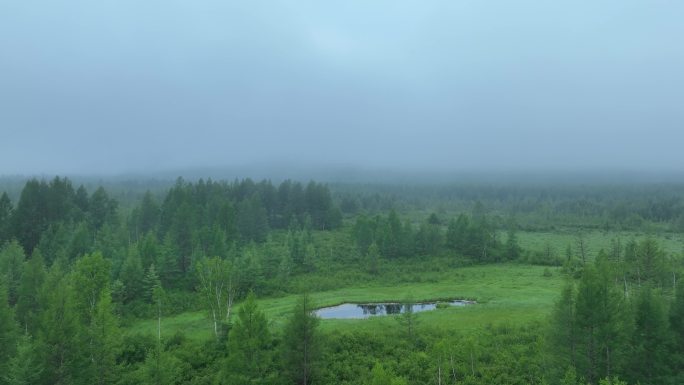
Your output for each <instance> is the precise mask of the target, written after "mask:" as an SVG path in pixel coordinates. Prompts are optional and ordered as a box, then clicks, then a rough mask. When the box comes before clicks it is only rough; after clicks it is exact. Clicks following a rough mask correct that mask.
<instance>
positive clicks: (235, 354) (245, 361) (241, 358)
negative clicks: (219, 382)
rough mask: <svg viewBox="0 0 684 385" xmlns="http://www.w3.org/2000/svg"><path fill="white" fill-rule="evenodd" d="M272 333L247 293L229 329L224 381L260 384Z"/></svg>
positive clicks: (268, 363) (267, 366) (268, 365)
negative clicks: (235, 319) (233, 323)
mask: <svg viewBox="0 0 684 385" xmlns="http://www.w3.org/2000/svg"><path fill="white" fill-rule="evenodd" d="M270 348H271V335H270V333H269V331H268V322H267V321H266V316H265V315H264V313H263V312H262V311H261V310H260V309H259V307H258V306H257V303H256V297H255V296H254V293H250V294H248V295H247V298H246V299H245V302H244V303H243V304H242V306H241V307H240V309H239V310H238V312H237V321H236V322H235V325H234V326H233V328H232V329H231V331H230V338H229V342H228V360H227V363H226V368H225V370H224V378H225V381H224V382H225V383H226V384H236V385H238V384H239V385H242V384H263V383H265V380H266V379H267V378H268V377H269V372H268V371H269V370H270V368H271V356H270V351H269V349H270Z"/></svg>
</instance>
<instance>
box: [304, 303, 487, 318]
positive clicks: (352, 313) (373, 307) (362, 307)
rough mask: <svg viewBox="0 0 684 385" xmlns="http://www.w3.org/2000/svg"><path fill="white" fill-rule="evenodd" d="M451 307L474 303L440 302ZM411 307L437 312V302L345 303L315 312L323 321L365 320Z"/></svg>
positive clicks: (403, 310) (402, 311)
mask: <svg viewBox="0 0 684 385" xmlns="http://www.w3.org/2000/svg"><path fill="white" fill-rule="evenodd" d="M439 303H441V304H445V305H449V306H466V305H472V304H474V303H475V302H474V301H465V300H454V301H449V302H439ZM408 306H410V307H411V309H412V310H413V311H414V312H421V311H428V310H435V309H436V308H437V302H421V303H414V304H410V305H405V304H401V303H398V302H397V303H343V304H341V305H337V306H330V307H324V308H320V309H318V310H316V311H315V313H316V315H318V316H319V317H320V318H322V319H363V318H368V317H371V316H382V315H388V314H401V313H404V312H406V310H407V307H408Z"/></svg>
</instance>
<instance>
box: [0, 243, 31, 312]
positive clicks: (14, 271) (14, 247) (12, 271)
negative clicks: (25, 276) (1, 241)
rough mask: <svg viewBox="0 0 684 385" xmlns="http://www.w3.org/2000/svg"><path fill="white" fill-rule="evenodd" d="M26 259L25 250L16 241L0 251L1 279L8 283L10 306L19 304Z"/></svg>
mask: <svg viewBox="0 0 684 385" xmlns="http://www.w3.org/2000/svg"><path fill="white" fill-rule="evenodd" d="M24 259H26V257H25V256H24V250H23V249H22V248H21V245H20V244H19V243H18V242H16V241H12V242H10V243H8V244H6V245H5V246H4V247H3V248H2V249H1V250H0V279H4V281H5V282H6V285H7V287H6V289H7V295H8V299H9V303H10V305H14V304H16V303H17V298H18V296H19V294H18V293H19V286H20V284H21V272H22V270H23V268H24Z"/></svg>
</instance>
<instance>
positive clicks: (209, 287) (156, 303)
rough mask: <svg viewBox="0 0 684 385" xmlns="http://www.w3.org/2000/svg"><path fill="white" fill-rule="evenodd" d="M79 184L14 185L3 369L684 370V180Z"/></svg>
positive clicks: (344, 373) (195, 376)
mask: <svg viewBox="0 0 684 385" xmlns="http://www.w3.org/2000/svg"><path fill="white" fill-rule="evenodd" d="M81 182H82V183H77V182H76V180H73V181H72V180H71V179H69V178H66V177H54V178H52V179H28V180H25V179H18V178H14V179H4V180H3V181H2V183H0V188H1V189H2V190H4V191H3V192H2V194H1V195H0V385H10V384H11V385H18V384H46V385H47V384H117V385H118V384H121V385H124V384H164V385H169V384H273V385H276V384H283V385H285V384H288V385H290V384H297V385H310V384H331V385H332V384H362V385H400V384H406V385H409V384H410V385H414V384H415V385H418V384H437V385H446V384H464V385H465V384H554V385H561V384H562V385H580V384H581V385H584V384H591V385H595V384H601V385H604V384H614V385H622V384H625V385H626V384H629V385H636V384H673V385H674V384H682V383H684V370H683V369H684V284H682V283H681V280H682V273H684V254H683V252H684V237H683V235H682V231H684V186H682V185H679V184H649V183H626V182H625V183H620V184H608V183H603V184H601V183H593V184H574V183H565V184H551V183H547V184H541V183H529V184H525V183H522V182H518V183H507V182H506V183H489V182H487V183H485V182H480V183H478V182H468V183H460V184H458V183H454V184H437V183H433V184H430V183H423V182H421V183H414V184H400V183H394V184H391V183H387V184H381V183H375V184H373V183H330V184H326V183H317V182H315V181H310V182H299V181H293V180H284V181H281V182H279V183H274V182H272V181H270V180H262V181H253V180H251V179H236V180H233V181H227V180H211V179H206V180H205V179H201V178H200V179H193V180H184V179H183V178H178V179H177V180H175V181H168V182H158V181H146V180H138V181H134V182H131V181H124V182H122V181H118V182H116V181H101V182H102V183H95V182H93V181H81ZM455 300H467V301H468V303H469V304H468V305H467V306H464V307H458V306H451V305H449V303H450V301H455ZM382 302H387V303H392V304H396V305H397V306H398V308H397V309H401V311H398V314H390V315H386V316H380V315H377V316H370V317H363V318H360V319H345V318H329V319H326V318H322V317H320V316H319V313H318V309H321V308H328V307H334V306H337V305H342V304H375V303H382ZM427 302H430V303H435V304H436V305H435V309H434V310H430V311H425V312H419V311H417V310H416V311H414V309H417V307H416V306H417V305H419V304H423V303H427Z"/></svg>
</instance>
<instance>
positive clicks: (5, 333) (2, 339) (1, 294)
mask: <svg viewBox="0 0 684 385" xmlns="http://www.w3.org/2000/svg"><path fill="white" fill-rule="evenodd" d="M16 344H17V325H16V322H15V321H14V311H13V310H12V308H11V307H10V306H9V303H8V295H7V288H6V286H5V285H4V284H3V281H2V279H0V373H5V372H6V371H7V365H8V364H9V361H10V358H11V357H13V356H14V354H15V352H16ZM1 376H2V375H0V379H1Z"/></svg>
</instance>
